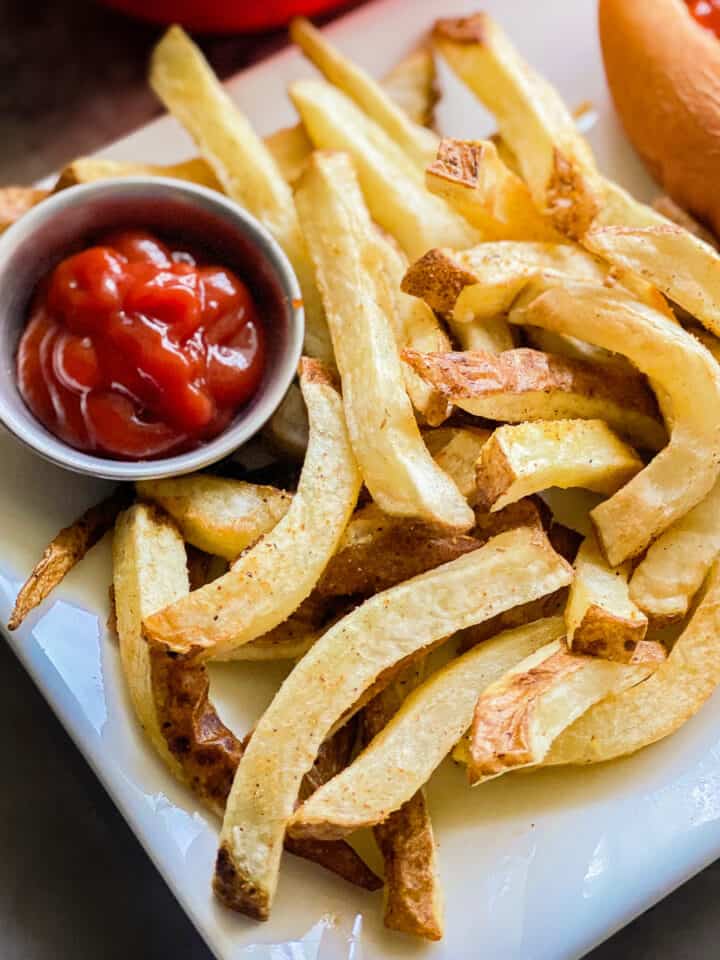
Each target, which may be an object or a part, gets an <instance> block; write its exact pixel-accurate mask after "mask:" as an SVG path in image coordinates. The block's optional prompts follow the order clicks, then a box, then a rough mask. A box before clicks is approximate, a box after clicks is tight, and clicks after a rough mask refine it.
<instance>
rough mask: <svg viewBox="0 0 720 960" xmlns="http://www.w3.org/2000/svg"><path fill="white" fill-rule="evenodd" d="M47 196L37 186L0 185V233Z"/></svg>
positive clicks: (44, 191)
mask: <svg viewBox="0 0 720 960" xmlns="http://www.w3.org/2000/svg"><path fill="white" fill-rule="evenodd" d="M47 196H48V191H47V190H40V189H39V188H37V187H0V233H2V232H3V230H7V228H8V227H9V226H10V225H11V224H13V223H15V221H16V220H18V219H19V218H20V217H21V216H22V215H23V214H24V213H27V212H28V210H30V209H32V207H34V206H35V204H36V203H40V201H41V200H44V199H45V197H47Z"/></svg>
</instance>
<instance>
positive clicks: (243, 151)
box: [150, 26, 332, 361]
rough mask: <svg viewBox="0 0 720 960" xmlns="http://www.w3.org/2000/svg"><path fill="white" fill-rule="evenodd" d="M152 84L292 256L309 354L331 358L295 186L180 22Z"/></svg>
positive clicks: (155, 60)
mask: <svg viewBox="0 0 720 960" xmlns="http://www.w3.org/2000/svg"><path fill="white" fill-rule="evenodd" d="M150 85H151V86H152V88H153V90H154V91H155V93H156V94H157V95H158V96H159V97H160V99H161V100H162V101H163V103H164V104H165V106H166V107H167V108H168V110H170V111H171V112H172V114H173V115H174V116H175V117H176V118H177V119H178V120H179V121H180V123H182V125H183V126H184V127H185V128H186V129H187V131H188V133H189V134H190V135H191V136H192V137H193V139H194V140H195V142H196V143H197V145H198V147H199V148H200V152H201V154H202V155H203V157H204V158H205V159H206V160H207V162H208V163H209V164H210V166H211V167H212V169H213V171H214V172H215V174H216V176H217V178H218V180H219V181H220V183H221V184H222V187H223V189H224V191H225V193H227V194H228V196H229V197H232V199H233V200H236V201H237V202H238V203H240V204H242V206H244V207H246V208H247V209H248V210H249V211H250V212H251V213H253V214H254V215H255V216H256V217H257V218H258V220H260V221H261V222H262V223H263V224H264V225H265V226H266V227H267V228H268V230H269V231H270V233H271V234H272V235H273V237H274V238H275V240H277V242H278V243H279V244H280V246H281V247H282V248H283V250H284V251H285V253H286V254H287V256H288V259H289V260H290V262H291V264H292V265H293V267H294V269H295V273H296V274H297V278H298V281H299V283H300V287H301V289H302V295H303V302H304V306H305V351H306V353H308V354H309V355H310V356H315V357H318V358H320V359H321V360H324V361H331V360H332V350H331V346H330V338H329V336H328V332H327V327H326V325H325V319H324V317H323V313H322V305H321V303H320V295H319V293H318V290H317V288H316V286H315V283H314V280H313V273H312V266H311V264H310V260H309V258H308V254H307V250H306V248H305V244H304V242H303V238H302V234H301V232H300V226H299V224H298V222H297V216H296V213H295V206H294V204H293V201H292V191H291V189H290V187H289V186H288V184H287V183H286V181H285V179H284V178H283V175H282V173H281V171H280V168H279V167H278V166H277V164H276V163H275V160H274V159H273V157H272V154H271V153H270V151H269V150H268V148H267V147H266V146H265V144H264V143H263V142H262V140H261V139H260V138H259V137H258V136H257V134H256V133H255V131H254V130H253V129H252V127H251V126H250V123H249V121H248V120H247V118H246V117H245V116H244V115H243V114H242V113H241V112H240V111H239V110H238V108H237V107H236V106H235V104H233V102H232V101H231V100H230V98H229V97H228V95H227V93H226V92H225V90H224V89H223V87H222V86H221V85H220V83H219V81H218V79H217V77H216V76H215V74H214V73H213V71H212V70H211V68H210V66H209V65H208V63H207V61H206V60H205V58H204V57H203V55H202V53H201V52H200V50H199V49H198V48H197V47H196V46H195V44H194V43H193V42H192V41H191V40H190V38H189V37H188V36H187V34H186V33H185V32H184V31H183V30H182V29H181V28H180V27H178V26H174V27H171V28H170V29H169V30H168V31H167V33H166V34H165V36H164V37H163V38H162V40H161V41H160V43H159V44H158V45H157V46H156V47H155V50H154V52H153V56H152V63H151V66H150Z"/></svg>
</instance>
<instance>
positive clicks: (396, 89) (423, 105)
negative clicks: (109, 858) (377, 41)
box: [382, 46, 440, 128]
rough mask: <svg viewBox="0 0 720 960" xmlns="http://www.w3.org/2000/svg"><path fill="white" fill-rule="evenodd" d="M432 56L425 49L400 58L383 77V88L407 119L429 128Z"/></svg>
mask: <svg viewBox="0 0 720 960" xmlns="http://www.w3.org/2000/svg"><path fill="white" fill-rule="evenodd" d="M436 80H437V71H436V69H435V57H434V56H433V53H432V50H431V49H430V48H429V47H428V46H421V47H418V48H417V50H413V51H412V52H411V53H409V54H408V55H407V56H406V57H403V59H402V60H400V61H399V62H398V63H396V64H395V66H394V67H393V68H392V69H391V70H390V72H389V73H388V74H386V76H385V77H384V78H383V81H382V85H383V89H384V90H385V91H386V92H387V93H388V94H389V96H391V97H392V98H393V100H394V101H395V103H396V104H397V105H398V106H399V107H400V109H401V110H403V111H404V112H405V113H406V114H407V115H408V117H410V119H411V120H412V121H413V122H414V123H419V124H421V125H422V126H423V127H430V128H432V126H433V120H434V112H435V104H436V103H437V101H438V99H439V98H440V93H439V91H438V89H437V84H436Z"/></svg>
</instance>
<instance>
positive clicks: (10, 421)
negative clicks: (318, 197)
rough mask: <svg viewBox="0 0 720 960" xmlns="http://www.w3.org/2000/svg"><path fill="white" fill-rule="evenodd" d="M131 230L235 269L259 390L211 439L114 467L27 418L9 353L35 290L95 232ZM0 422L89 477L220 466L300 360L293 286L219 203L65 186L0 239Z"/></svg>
mask: <svg viewBox="0 0 720 960" xmlns="http://www.w3.org/2000/svg"><path fill="white" fill-rule="evenodd" d="M120 227H139V228H144V229H147V230H150V231H156V232H157V233H159V234H160V235H161V236H167V237H168V238H169V239H170V240H172V241H175V242H178V243H181V244H182V243H183V242H188V243H190V244H192V245H193V246H199V247H200V248H201V249H202V250H204V251H207V254H208V256H209V257H211V258H212V259H213V260H215V261H216V262H218V263H221V264H223V265H225V266H228V267H230V268H231V269H235V270H237V272H238V273H239V275H240V276H241V277H242V278H243V279H244V280H245V281H246V282H247V283H248V285H249V286H250V289H251V291H252V293H253V295H254V296H255V299H256V302H257V303H258V306H259V310H260V316H261V319H262V321H263V323H264V326H265V331H266V334H267V347H268V349H267V360H266V368H265V373H264V376H263V379H262V381H261V383H260V387H259V389H258V390H257V392H256V393H255V395H254V396H253V397H252V399H251V400H250V401H249V402H248V403H247V404H246V405H245V406H244V407H242V408H241V409H240V410H239V411H238V413H237V416H236V417H235V419H234V420H233V422H232V423H231V424H230V425H229V426H228V427H227V428H226V429H225V430H224V431H223V432H222V433H221V434H219V435H218V436H217V437H215V439H213V440H211V441H209V442H208V443H206V444H203V445H202V446H199V447H197V448H195V449H194V450H191V451H189V452H187V453H182V454H179V455H177V456H171V457H165V458H159V459H157V460H140V461H129V460H116V459H112V458H110V457H102V456H94V455H92V454H88V453H83V452H81V451H79V450H75V449H74V448H73V447H71V446H69V445H68V444H66V443H64V442H63V441H62V440H59V439H58V438H57V437H56V436H54V435H53V434H52V433H50V432H49V431H48V430H46V429H45V427H44V426H43V425H42V424H41V423H40V422H39V421H38V420H36V419H35V417H34V416H33V414H32V413H31V412H30V410H29V409H28V408H27V407H26V405H25V403H24V401H23V399H22V397H21V395H20V392H19V390H18V387H17V377H16V373H15V354H16V351H17V346H18V342H19V339H20V335H21V333H22V330H23V328H24V326H25V323H26V320H27V312H28V307H29V302H30V299H31V297H32V294H33V292H34V289H35V286H36V284H37V283H38V281H39V280H40V279H41V278H42V277H43V276H45V275H46V274H47V273H48V271H49V270H51V269H52V268H53V266H54V265H55V264H56V263H58V262H59V261H60V260H61V259H63V257H65V256H67V255H68V254H69V253H73V252H75V251H77V250H79V249H82V247H83V246H87V245H88V244H89V243H92V242H93V240H94V238H95V237H97V236H98V235H99V234H101V233H102V232H103V231H107V230H110V229H116V228H120ZM0 290H1V291H2V298H1V300H0V372H1V374H2V375H1V376H0V421H1V422H2V423H3V424H4V425H5V426H6V427H7V428H8V430H10V431H11V433H13V434H14V435H15V436H16V437H17V438H18V439H19V440H21V441H22V442H23V443H25V444H26V445H27V446H29V447H31V448H32V449H33V450H35V452H36V453H38V454H40V456H42V457H45V459H47V460H50V461H52V462H53V463H56V464H58V465H59V466H62V467H66V468H67V469H68V470H74V471H76V472H77V473H85V474H89V475H91V476H94V477H103V478H106V479H111V480H146V479H151V478H158V477H170V476H175V475H177V474H181V473H188V472H190V471H192V470H198V469H200V468H201V467H206V466H208V465H209V464H211V463H215V462H216V461H218V460H222V459H223V457H226V456H228V455H229V454H231V453H232V452H233V451H234V450H236V449H237V448H238V447H239V446H241V445H242V444H243V443H245V442H246V441H247V440H249V439H250V437H252V436H253V434H255V433H257V431H258V430H259V429H260V428H261V427H262V426H263V424H264V423H265V422H266V421H267V420H268V418H269V417H270V416H271V415H272V413H273V412H274V411H275V409H276V408H277V407H278V405H279V404H280V401H281V400H282V398H283V396H284V395H285V392H286V391H287V389H288V387H289V386H290V383H291V382H292V379H293V377H294V375H295V372H296V370H297V365H298V361H299V359H300V354H301V349H302V342H303V333H304V324H305V320H304V313H303V309H302V299H301V293H300V288H299V286H298V282H297V278H296V276H295V274H294V272H293V269H292V267H291V266H290V263H289V262H288V259H287V257H286V256H285V254H284V253H283V251H282V250H281V249H280V247H279V246H278V245H277V243H276V242H275V241H274V240H273V238H272V237H271V236H270V234H269V233H268V232H267V230H266V229H265V228H264V227H263V226H262V225H261V224H260V223H258V221H257V220H255V218H254V217H252V216H251V215H250V214H249V213H247V212H246V211H245V210H243V209H242V208H241V207H239V206H238V205H237V204H235V203H233V202H232V201H231V200H228V199H227V198H226V197H223V196H222V195H221V194H218V193H215V192H213V191H212V190H207V189H205V188H204V187H199V186H195V185H193V184H189V183H185V182H183V181H180V180H170V179H166V178H161V177H152V178H151V177H131V178H127V179H122V180H104V181H99V182H97V183H89V184H85V185H83V186H78V187H71V188H69V189H68V190H63V191H61V192H60V193H57V194H55V195H54V196H51V197H49V198H48V199H47V200H44V201H43V202H42V203H40V204H39V205H38V206H37V207H34V208H33V209H32V210H30V211H29V212H28V213H26V214H25V215H24V216H23V217H22V218H21V219H20V220H19V221H18V222H17V223H15V224H13V226H11V227H10V228H9V229H8V230H7V231H6V232H5V233H4V234H3V235H2V237H0Z"/></svg>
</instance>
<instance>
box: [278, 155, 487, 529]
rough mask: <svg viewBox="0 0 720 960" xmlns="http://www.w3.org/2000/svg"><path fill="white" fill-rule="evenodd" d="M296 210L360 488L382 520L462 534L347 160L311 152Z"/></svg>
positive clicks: (459, 510)
mask: <svg viewBox="0 0 720 960" xmlns="http://www.w3.org/2000/svg"><path fill="white" fill-rule="evenodd" d="M296 202H297V206H298V212H299V214H300V222H301V223H302V227H303V231H304V233H305V237H306V240H307V244H308V247H309V249H310V253H311V256H312V258H313V261H314V263H315V268H316V271H317V282H318V286H319V287H320V290H321V292H322V297H323V302H324V304H325V311H326V315H327V319H328V323H329V325H330V332H331V335H332V341H333V347H334V351H335V358H336V361H337V365H338V370H339V371H340V376H341V379H342V388H343V403H344V408H345V418H346V420H347V425H348V432H349V434H350V440H351V442H352V446H353V450H354V451H355V456H356V457H357V460H358V464H359V466H360V470H361V472H362V475H363V479H364V481H365V484H366V485H367V487H368V489H369V491H370V493H371V494H372V496H373V499H374V500H375V501H376V503H377V504H378V506H379V507H381V509H383V510H384V511H385V512H386V513H390V514H394V515H398V516H414V517H421V518H423V519H426V520H429V521H432V522H435V523H439V524H442V525H444V526H446V527H449V528H454V529H458V530H466V529H467V528H468V527H470V526H471V525H472V511H471V510H470V508H469V507H468V505H467V503H466V501H465V499H464V498H463V497H462V495H461V493H460V491H459V490H458V489H457V487H456V486H455V484H454V483H453V481H452V480H451V479H450V478H449V477H448V476H447V474H445V473H443V471H442V470H441V469H440V468H439V467H438V466H437V464H436V463H435V462H434V461H433V459H432V457H431V456H430V454H429V453H428V451H427V449H426V447H425V445H424V443H423V442H422V437H421V435H420V430H419V428H418V426H417V422H416V420H415V417H414V416H413V412H412V407H411V405H410V402H409V400H408V397H407V394H406V392H405V387H404V384H403V374H402V369H401V366H400V361H399V358H398V353H397V349H396V347H395V342H394V338H393V331H392V323H391V321H390V320H389V319H388V318H389V317H391V316H392V315H393V312H394V310H395V303H394V299H393V296H392V292H391V287H390V285H389V283H387V278H386V276H385V274H384V273H383V270H382V266H381V265H379V263H378V261H379V260H380V264H381V263H382V260H381V258H382V252H381V251H379V249H378V246H377V242H376V235H375V232H374V230H373V227H372V224H371V221H370V218H369V216H368V213H367V210H366V208H365V204H364V202H363V198H362V194H361V193H360V189H359V187H358V184H357V180H356V179H355V175H354V172H353V169H352V165H351V163H350V160H349V158H348V157H347V156H345V155H343V154H315V155H314V156H313V158H312V160H311V162H310V164H309V165H308V168H307V170H306V171H305V173H304V174H303V177H302V181H301V183H300V185H299V187H298V190H297V195H296ZM378 267H379V268H378Z"/></svg>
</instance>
